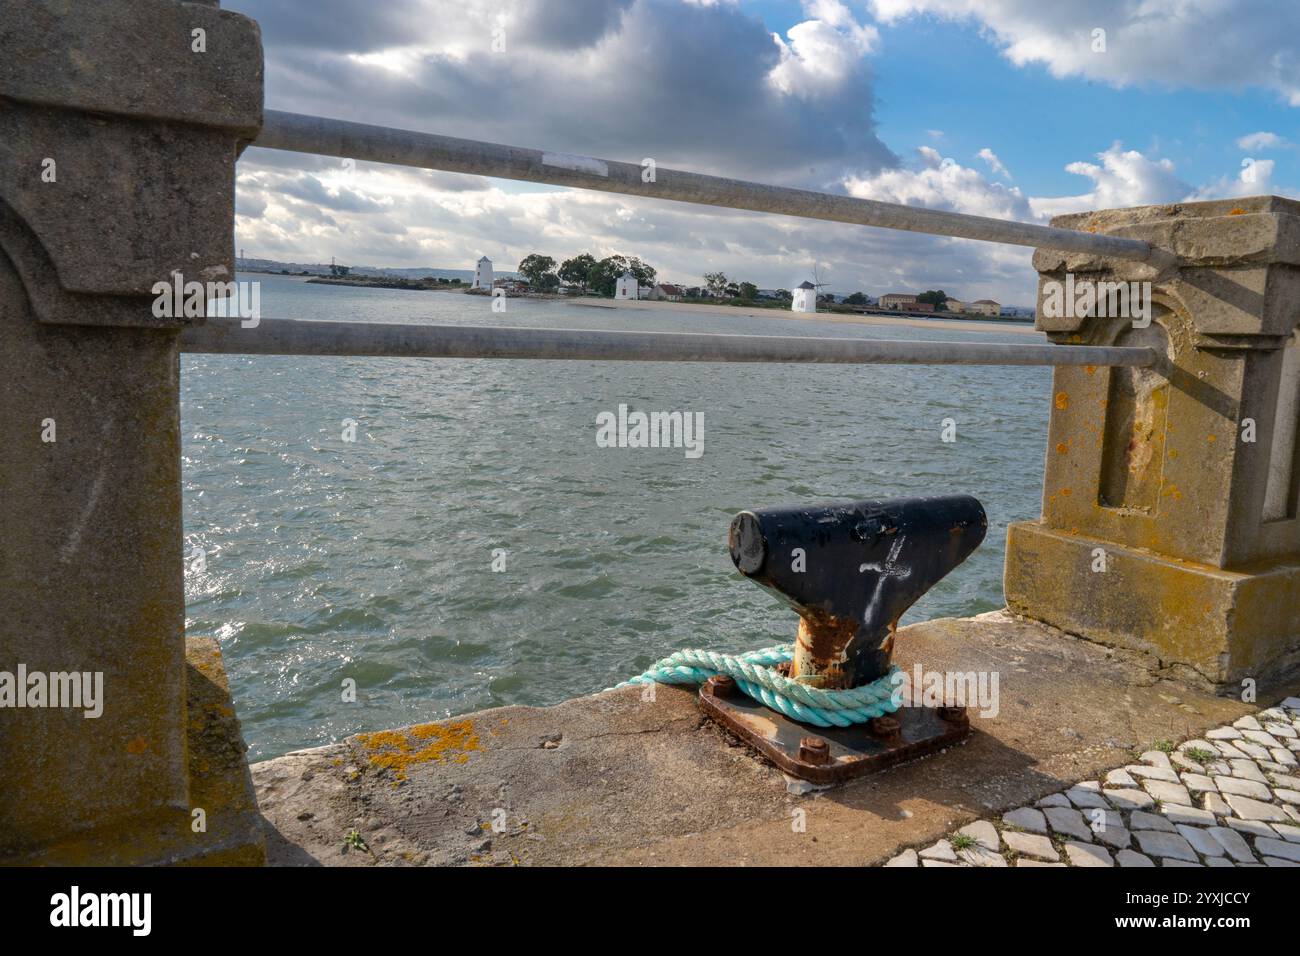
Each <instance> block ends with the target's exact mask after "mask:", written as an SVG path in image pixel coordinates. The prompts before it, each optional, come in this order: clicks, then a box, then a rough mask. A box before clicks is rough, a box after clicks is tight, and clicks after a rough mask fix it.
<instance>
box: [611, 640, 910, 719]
mask: <svg viewBox="0 0 1300 956" xmlns="http://www.w3.org/2000/svg"><path fill="white" fill-rule="evenodd" d="M793 658H794V645H793V644H777V645H775V646H773V647H765V648H763V649H762V650H758V651H748V652H746V653H744V654H720V653H718V652H717V651H705V650H683V651H677V652H676V653H675V654H670V655H668V656H667V657H665V658H664V659H663V660H661V661H658V662H656V663H655V664H652V665H651V666H650V667H649V668H648V669H647V670H646V671H645V672H644V673H642V674H638V675H637V676H636V677H633V678H631V679H629V680H625V681H623V683H621V684H617V685H616V686H615V687H612V688H607V689H608V690H616V689H618V688H619V687H630V686H632V685H634V684H648V683H656V684H703V683H704V682H705V681H706V680H708V679H709V678H710V677H713V676H714V675H716V674H726V675H727V676H729V677H731V678H732V679H734V680H735V682H736V686H737V687H739V688H740V689H741V690H742V691H744V692H745V693H746V694H748V695H749V696H750V697H752V698H754V700H756V701H758V702H759V703H761V704H763V705H765V706H767V707H770V708H772V709H773V710H776V711H779V712H781V713H782V714H784V715H785V716H787V717H789V718H790V719H791V720H797V721H799V722H800V723H805V724H812V725H813V726H815V727H851V726H852V725H853V724H862V723H866V722H867V721H868V720H871V719H872V718H873V717H883V716H884V715H886V714H892V713H893V712H894V711H896V710H898V708H899V707H901V706H902V693H903V691H902V683H901V682H900V681H898V680H897V679H896V675H897V674H898V673H899V670H898V668H897V667H894V668H891V669H890V671H889V673H887V674H885V676H883V677H881V678H879V679H877V680H875V681H872V682H871V683H870V684H864V685H863V686H861V687H854V688H851V689H850V690H822V689H820V688H817V687H810V686H809V685H808V684H804V683H800V682H799V681H797V680H793V679H791V678H789V677H786V676H784V675H783V674H780V673H778V672H777V671H776V670H775V666H776V665H777V664H781V663H784V662H785V661H789V660H792V659H793Z"/></svg>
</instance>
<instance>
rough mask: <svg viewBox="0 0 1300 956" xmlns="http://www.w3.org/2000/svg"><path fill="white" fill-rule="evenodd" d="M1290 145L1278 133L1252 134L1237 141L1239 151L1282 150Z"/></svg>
mask: <svg viewBox="0 0 1300 956" xmlns="http://www.w3.org/2000/svg"><path fill="white" fill-rule="evenodd" d="M1288 145H1290V144H1289V143H1287V141H1286V140H1285V139H1283V138H1282V137H1281V136H1278V135H1277V133H1266V132H1259V133H1250V134H1248V135H1246V136H1242V137H1240V138H1239V139H1238V140H1237V148H1238V149H1249V150H1252V151H1256V150H1261V149H1282V148H1283V147H1285V146H1288Z"/></svg>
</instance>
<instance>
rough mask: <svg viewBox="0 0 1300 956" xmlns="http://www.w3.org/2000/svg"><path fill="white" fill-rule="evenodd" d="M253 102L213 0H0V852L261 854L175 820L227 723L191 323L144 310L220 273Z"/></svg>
mask: <svg viewBox="0 0 1300 956" xmlns="http://www.w3.org/2000/svg"><path fill="white" fill-rule="evenodd" d="M261 111H262V49H261V37H260V33H259V30H258V28H257V25H256V24H255V23H254V22H252V21H250V20H248V19H247V18H245V17H243V16H240V15H237V14H234V13H231V12H227V11H222V10H220V9H218V7H217V5H216V4H215V3H180V2H175V0H101V2H96V3H75V2H71V0H6V4H5V11H4V15H3V18H2V19H0V462H2V464H0V681H3V680H4V674H5V673H7V674H8V675H10V684H9V690H10V692H11V694H10V697H9V700H8V702H7V705H6V701H5V697H4V690H5V687H4V686H3V684H0V781H2V783H0V861H7V862H15V861H22V862H83V863H105V862H113V863H125V862H164V861H173V862H174V861H183V860H189V859H197V858H210V857H212V855H213V854H214V852H215V853H216V854H217V855H218V856H221V857H222V858H223V859H227V860H241V861H243V862H250V861H252V862H255V861H256V859H258V858H259V855H260V852H261V851H260V847H258V846H256V845H255V844H256V842H257V841H256V839H255V838H250V836H249V833H250V831H249V830H248V828H247V827H246V826H245V825H244V824H246V822H247V821H246V820H245V821H243V823H241V824H237V823H236V822H235V821H234V820H233V818H231V817H229V816H226V817H223V816H222V815H223V812H224V810H223V808H221V807H218V806H206V807H202V806H200V807H197V808H198V809H202V810H203V811H204V816H205V817H206V821H205V823H204V826H205V829H200V827H199V826H198V825H197V817H195V816H192V813H193V810H194V809H196V803H195V801H196V799H197V797H198V796H199V794H202V795H203V799H208V798H210V797H211V798H212V799H214V800H215V799H216V798H215V797H213V796H212V795H213V794H214V792H216V790H219V789H220V788H216V789H215V790H214V787H213V781H212V779H211V778H207V777H204V775H205V774H209V773H210V772H211V771H212V770H213V761H212V755H211V754H208V753H200V754H195V753H191V752H190V751H191V747H193V746H195V744H194V743H193V742H192V740H193V738H191V737H190V736H189V732H190V731H192V730H193V729H194V727H195V726H200V725H201V726H203V727H206V728H208V729H209V730H211V728H212V727H213V726H216V725H217V724H219V723H220V719H219V718H220V717H221V716H222V715H220V714H218V713H217V711H219V710H220V709H221V705H216V708H215V710H214V709H213V706H212V694H214V693H215V694H217V695H218V696H220V695H221V694H225V693H226V691H225V689H224V678H223V675H222V674H221V672H220V666H219V654H217V653H216V652H215V649H214V648H212V647H210V646H208V647H205V648H204V649H203V652H204V661H205V663H204V668H206V669H204V670H200V671H191V672H192V673H193V674H194V675H196V676H195V677H192V678H191V679H194V680H196V681H198V680H202V681H203V682H204V683H203V686H202V687H201V688H200V690H201V691H202V693H203V694H204V695H206V696H204V697H203V699H204V701H205V702H206V704H205V705H206V706H208V708H209V710H208V711H207V716H209V717H211V718H212V720H213V723H211V724H204V723H203V718H204V714H202V713H197V712H196V711H195V709H194V706H193V702H191V701H190V700H189V697H188V696H187V686H186V685H187V664H186V644H185V633H184V628H185V594H184V581H183V575H184V568H183V554H182V546H183V543H182V531H181V483H180V482H181V475H180V404H179V381H178V379H179V345H178V343H179V333H180V329H181V326H182V324H183V322H184V320H182V319H174V318H156V317H155V315H154V310H153V302H154V296H153V294H152V292H151V289H152V287H153V286H154V284H155V283H157V282H159V281H169V280H170V279H171V278H172V276H173V275H174V274H176V273H179V274H181V275H182V276H183V277H184V279H185V280H186V281H189V280H197V281H202V282H206V281H228V280H233V279H234V248H233V223H234V171H235V160H236V158H237V156H238V154H239V152H240V150H241V149H242V148H243V146H244V145H245V144H246V143H247V142H248V141H249V140H251V139H253V138H254V137H255V136H256V135H257V132H258V130H259V128H260V126H261ZM214 661H216V662H217V663H216V664H215V665H214V664H213V662H214ZM20 669H22V670H25V671H26V672H27V673H28V675H29V681H31V680H32V678H31V676H30V675H32V674H40V675H55V674H74V673H75V674H79V675H83V677H84V680H85V683H86V685H87V687H88V688H89V689H93V688H94V686H95V685H96V683H97V681H98V680H99V678H97V677H96V676H95V675H102V700H100V701H96V702H95V703H94V707H93V708H90V707H87V706H85V701H84V700H83V702H82V706H80V707H74V706H49V705H50V704H51V703H56V702H55V701H52V700H50V699H48V698H47V700H46V701H45V704H46V706H31V704H32V703H33V700H32V692H33V691H34V690H35V686H34V685H32V684H30V683H29V684H28V686H27V687H25V688H15V687H14V683H15V681H14V678H15V677H16V675H17V674H18V672H19V671H20ZM87 675H88V676H87ZM39 680H40V678H37V682H38V683H39ZM56 682H61V681H60V679H58V678H52V679H51V685H53V684H54V683H56ZM61 683H62V688H61V689H63V690H68V689H70V688H71V687H72V686H74V685H72V684H70V683H67V682H61ZM210 688H215V690H212V691H211V692H210V690H209V689H210ZM15 690H17V692H18V694H19V695H20V696H26V697H27V698H28V699H27V701H26V703H27V704H28V706H26V707H18V706H15V703H16V702H15V700H14V698H13V696H12V695H13V692H14V691H15ZM24 691H26V694H25V695H24V693H23V692H24ZM99 708H102V713H100V714H98V715H97V716H91V717H88V716H86V713H87V711H88V710H94V709H99ZM225 716H226V717H228V718H230V717H233V715H232V714H231V713H230V712H229V707H228V701H227V704H226V714H225ZM196 720H198V721H199V723H198V724H193V722H194V721H196ZM192 724H193V726H191V725H192ZM223 726H225V729H226V737H227V739H226V740H225V744H229V743H230V740H229V731H230V730H231V727H232V726H233V733H234V737H235V740H236V741H237V740H238V728H237V725H234V724H233V720H227V722H226V724H224V725H223ZM208 736H211V734H209V735H208ZM200 737H201V735H200ZM197 746H200V747H203V746H206V744H204V743H203V742H202V740H201V739H200V743H199V744H198V745H197ZM223 746H224V745H223ZM238 747H239V749H240V756H241V760H240V764H241V766H240V768H239V770H240V772H241V773H243V774H244V776H246V768H244V767H242V744H239V745H238ZM218 750H220V751H222V752H224V753H226V755H227V756H228V752H229V747H228V746H225V748H224V750H222V748H221V747H218ZM218 762H220V763H222V764H223V766H225V765H227V764H228V763H229V762H228V761H226V760H221V761H218ZM226 769H229V768H228V767H226ZM235 790H238V787H237V786H236V787H235ZM231 794H234V795H233V797H232V799H233V801H234V803H235V804H241V807H242V810H241V812H244V811H246V810H247V807H246V806H243V803H246V801H242V798H241V797H240V796H239V794H238V793H235V792H234V791H230V792H229V793H227V794H226V795H227V796H231ZM241 801H242V802H241ZM214 817H215V819H214Z"/></svg>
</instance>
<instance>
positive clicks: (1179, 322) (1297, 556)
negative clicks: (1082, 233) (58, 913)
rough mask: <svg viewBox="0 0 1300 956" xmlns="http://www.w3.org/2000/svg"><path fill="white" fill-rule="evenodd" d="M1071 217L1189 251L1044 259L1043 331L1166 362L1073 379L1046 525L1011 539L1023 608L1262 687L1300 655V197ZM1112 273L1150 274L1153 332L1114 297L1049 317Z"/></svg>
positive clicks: (1039, 259) (1082, 224)
mask: <svg viewBox="0 0 1300 956" xmlns="http://www.w3.org/2000/svg"><path fill="white" fill-rule="evenodd" d="M1053 224H1054V225H1057V226H1063V227H1066V228H1070V229H1081V230H1086V231H1089V232H1101V233H1105V234H1108V235H1121V236H1129V237H1133V238H1140V239H1146V240H1148V241H1149V242H1150V243H1151V244H1152V245H1153V246H1155V247H1156V248H1158V249H1160V250H1165V251H1166V252H1167V253H1172V255H1171V256H1165V257H1163V258H1165V259H1167V261H1164V262H1162V263H1160V264H1157V265H1146V264H1139V263H1132V262H1121V261H1118V260H1111V259H1105V258H1100V257H1096V256H1090V255H1076V254H1064V253H1059V252H1053V251H1050V250H1041V249H1040V250H1038V251H1037V252H1036V253H1035V255H1034V266H1035V268H1037V270H1038V272H1039V273H1040V281H1039V301H1038V320H1037V325H1038V328H1040V329H1042V330H1043V331H1045V332H1046V333H1047V335H1048V337H1049V338H1050V339H1051V340H1052V341H1053V342H1057V343H1062V344H1066V345H1070V344H1089V345H1148V346H1150V347H1152V348H1153V349H1155V350H1157V352H1158V353H1159V354H1160V356H1161V363H1162V364H1161V367H1160V368H1159V369H1153V370H1147V369H1108V368H1090V367H1085V368H1073V367H1072V368H1058V369H1056V371H1055V373H1054V378H1053V384H1052V406H1051V422H1050V426H1049V431H1048V444H1047V464H1046V471H1045V479H1044V485H1043V516H1042V518H1041V519H1039V520H1038V521H1033V522H1020V523H1016V524H1013V525H1012V526H1011V527H1010V529H1009V530H1008V535H1007V562H1006V582H1005V583H1006V597H1007V604H1008V606H1009V607H1010V608H1011V609H1012V610H1014V611H1016V612H1018V613H1020V614H1024V615H1026V616H1028V617H1031V618H1036V619H1038V620H1041V621H1045V622H1047V623H1049V624H1052V625H1054V626H1056V627H1058V628H1061V629H1063V630H1065V631H1069V632H1071V633H1075V634H1080V635H1082V636H1084V637H1086V638H1089V639H1092V640H1096V641H1101V642H1104V643H1109V644H1115V645H1120V646H1124V647H1128V648H1132V649H1137V650H1141V651H1145V652H1149V653H1150V654H1152V655H1154V656H1155V657H1156V658H1158V660H1159V661H1160V662H1161V663H1162V664H1163V665H1166V666H1169V667H1174V668H1177V669H1185V670H1184V674H1185V676H1189V677H1190V676H1193V672H1194V675H1199V676H1200V677H1201V678H1204V679H1206V680H1208V681H1210V682H1213V683H1215V684H1219V685H1221V686H1224V687H1225V689H1227V685H1233V686H1234V687H1237V688H1238V689H1240V682H1241V681H1242V680H1243V679H1245V678H1253V679H1255V680H1256V681H1258V682H1259V683H1260V684H1261V686H1262V685H1263V684H1264V683H1265V682H1266V681H1269V680H1270V679H1272V678H1275V677H1276V676H1277V675H1279V674H1280V673H1282V672H1283V671H1284V670H1285V669H1287V668H1288V667H1289V666H1291V665H1294V664H1295V663H1296V661H1297V659H1298V658H1300V514H1298V513H1297V501H1298V498H1300V466H1298V465H1297V453H1298V452H1300V442H1297V411H1298V410H1300V348H1298V347H1297V339H1296V334H1295V333H1296V326H1297V323H1300V203H1296V202H1293V201H1291V200H1286V199H1280V198H1277V197H1270V196H1260V197H1254V198H1250V199H1237V200H1225V201H1216V202H1200V203H1182V204H1179V205H1172V206H1148V207H1142V208H1136V209H1117V210H1107V211H1103V212H1095V213H1081V214H1077V215H1069V216H1060V217H1057V218H1056V219H1054V220H1053ZM1105 282H1124V283H1131V282H1139V283H1141V282H1149V283H1150V288H1151V294H1152V298H1153V307H1152V313H1151V322H1150V325H1149V326H1147V327H1145V328H1142V327H1141V326H1142V325H1143V324H1144V320H1143V319H1142V318H1141V317H1138V318H1137V320H1136V321H1135V320H1134V318H1132V317H1124V316H1119V317H1114V310H1113V309H1112V308H1110V307H1109V306H1110V302H1109V295H1106V296H1105V297H1106V298H1107V299H1108V301H1107V308H1106V309H1105V310H1103V309H1101V308H1100V307H1098V308H1097V309H1096V314H1092V315H1089V316H1085V317H1070V316H1068V315H1058V316H1055V317H1053V316H1051V315H1049V314H1048V312H1049V311H1057V310H1055V309H1051V308H1050V307H1052V306H1055V301H1054V300H1053V299H1052V297H1053V296H1054V295H1055V293H1056V292H1057V291H1058V290H1061V289H1068V288H1069V287H1070V284H1072V285H1073V288H1074V290H1075V292H1076V294H1078V293H1079V292H1080V291H1081V290H1082V288H1083V287H1084V286H1085V284H1087V283H1105ZM1053 283H1059V285H1056V286H1054V285H1053ZM1130 288H1131V287H1130ZM1094 289H1095V290H1096V289H1100V290H1102V291H1103V293H1104V292H1105V291H1106V287H1105V286H1097V285H1094ZM1085 294H1086V293H1085ZM1084 304H1085V305H1086V302H1085V303H1084ZM1045 306H1047V307H1049V308H1045ZM1103 311H1104V312H1109V313H1110V315H1111V316H1112V317H1106V316H1105V315H1104V314H1103ZM1131 311H1132V308H1131V307H1130V312H1131Z"/></svg>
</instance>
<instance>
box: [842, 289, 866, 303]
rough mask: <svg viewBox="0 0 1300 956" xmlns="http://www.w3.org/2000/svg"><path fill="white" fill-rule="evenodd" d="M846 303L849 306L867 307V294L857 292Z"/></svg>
mask: <svg viewBox="0 0 1300 956" xmlns="http://www.w3.org/2000/svg"><path fill="white" fill-rule="evenodd" d="M844 301H845V302H847V303H848V304H849V305H866V304H867V297H866V294H865V293H862V292H855V293H853V294H852V295H851V296H849V297H848V298H847V299H845V300H844Z"/></svg>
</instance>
